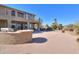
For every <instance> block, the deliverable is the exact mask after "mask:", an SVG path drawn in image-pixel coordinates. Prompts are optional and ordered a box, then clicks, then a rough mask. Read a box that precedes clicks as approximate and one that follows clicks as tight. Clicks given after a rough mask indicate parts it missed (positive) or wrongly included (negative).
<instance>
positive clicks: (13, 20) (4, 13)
mask: <svg viewBox="0 0 79 59" xmlns="http://www.w3.org/2000/svg"><path fill="white" fill-rule="evenodd" d="M35 24H37V25H38V26H37V28H39V27H40V22H39V21H38V20H35V15H34V14H32V13H29V12H25V11H21V10H18V9H15V8H11V7H7V6H4V5H0V28H13V29H15V30H18V29H33V28H35V27H36V26H35Z"/></svg>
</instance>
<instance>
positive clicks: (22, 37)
mask: <svg viewBox="0 0 79 59" xmlns="http://www.w3.org/2000/svg"><path fill="white" fill-rule="evenodd" d="M32 32H33V30H18V31H16V32H0V44H21V43H27V42H30V41H32Z"/></svg>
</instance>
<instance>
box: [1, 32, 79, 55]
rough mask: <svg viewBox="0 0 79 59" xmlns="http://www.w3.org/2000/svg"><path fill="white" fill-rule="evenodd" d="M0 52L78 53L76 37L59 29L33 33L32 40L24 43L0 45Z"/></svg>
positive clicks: (78, 46)
mask: <svg viewBox="0 0 79 59" xmlns="http://www.w3.org/2000/svg"><path fill="white" fill-rule="evenodd" d="M0 53H25V54H36V53H38V54H39V53H43V54H44V53H45V54H46V53H79V42H77V41H76V37H75V36H73V35H70V34H68V33H61V32H60V31H55V32H54V31H50V32H42V33H35V34H33V41H32V42H30V43H24V44H15V45H0Z"/></svg>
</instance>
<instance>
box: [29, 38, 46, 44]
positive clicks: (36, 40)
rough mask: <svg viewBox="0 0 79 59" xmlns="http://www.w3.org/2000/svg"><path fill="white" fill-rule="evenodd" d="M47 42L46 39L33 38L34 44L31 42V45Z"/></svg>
mask: <svg viewBox="0 0 79 59" xmlns="http://www.w3.org/2000/svg"><path fill="white" fill-rule="evenodd" d="M45 42H47V39H46V38H42V37H37V38H33V39H32V42H30V43H45Z"/></svg>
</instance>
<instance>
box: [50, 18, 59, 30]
mask: <svg viewBox="0 0 79 59" xmlns="http://www.w3.org/2000/svg"><path fill="white" fill-rule="evenodd" d="M51 27H52V29H53V30H57V29H58V23H57V19H56V18H55V19H54V23H52V25H51Z"/></svg>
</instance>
